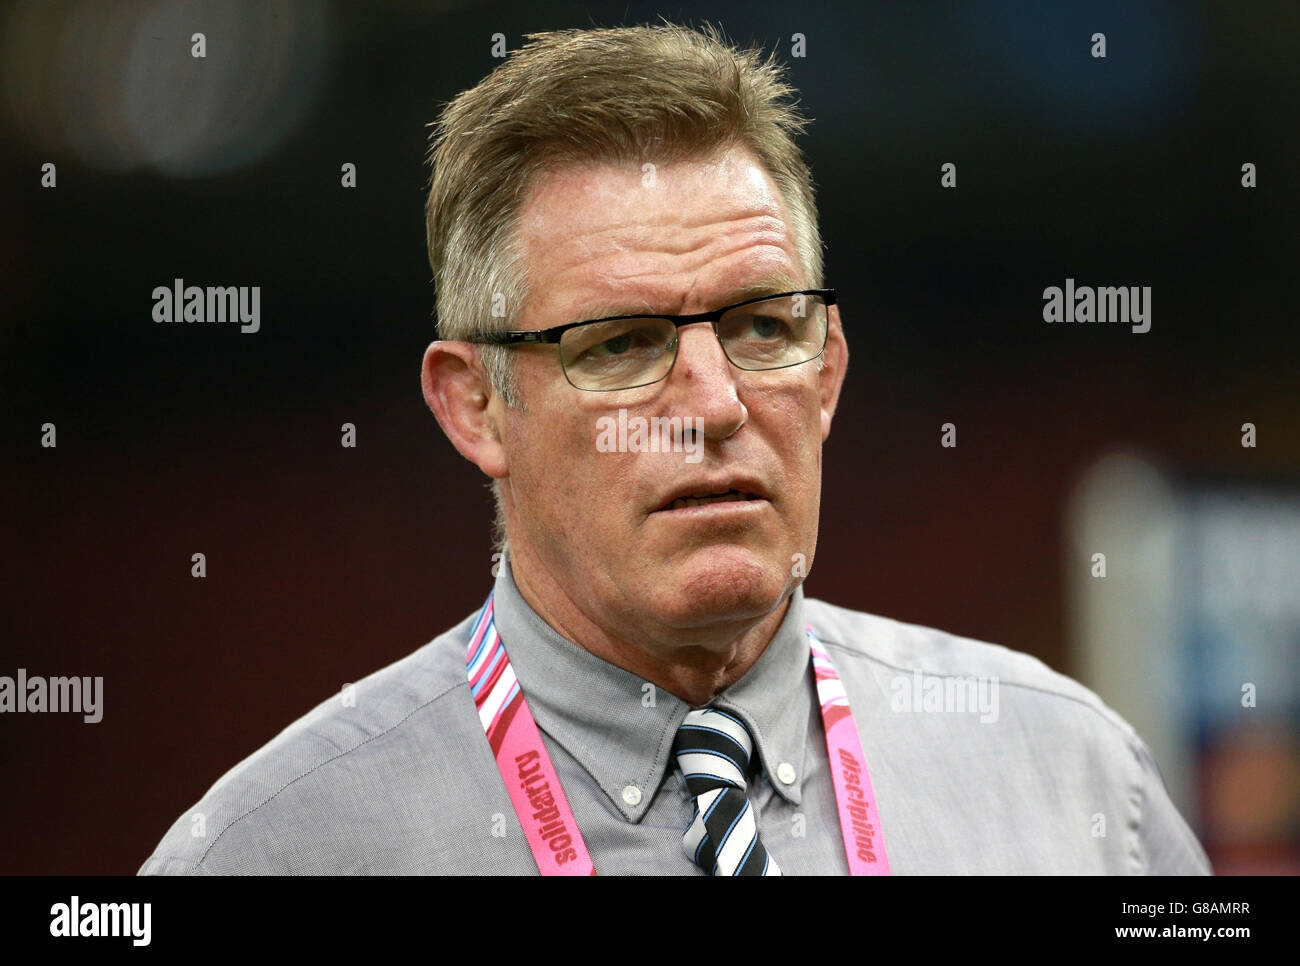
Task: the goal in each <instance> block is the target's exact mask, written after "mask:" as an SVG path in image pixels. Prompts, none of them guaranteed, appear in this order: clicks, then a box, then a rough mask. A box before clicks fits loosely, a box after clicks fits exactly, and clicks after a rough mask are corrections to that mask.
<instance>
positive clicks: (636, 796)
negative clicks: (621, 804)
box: [623, 785, 641, 805]
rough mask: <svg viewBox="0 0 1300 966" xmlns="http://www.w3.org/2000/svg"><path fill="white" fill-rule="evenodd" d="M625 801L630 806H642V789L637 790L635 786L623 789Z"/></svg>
mask: <svg viewBox="0 0 1300 966" xmlns="http://www.w3.org/2000/svg"><path fill="white" fill-rule="evenodd" d="M623 801H625V802H627V803H628V804H629V805H640V804H641V789H639V788H637V787H636V786H635V785H628V786H627V788H625V789H623Z"/></svg>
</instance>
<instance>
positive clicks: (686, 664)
mask: <svg viewBox="0 0 1300 966" xmlns="http://www.w3.org/2000/svg"><path fill="white" fill-rule="evenodd" d="M509 565H510V574H511V576H512V577H513V578H514V582H515V586H516V587H517V588H518V589H519V594H520V596H522V597H523V599H524V601H525V602H526V603H527V604H528V606H529V607H531V608H532V609H533V611H534V612H535V613H536V614H537V615H538V616H539V617H541V618H542V620H544V621H546V623H547V624H549V625H550V626H551V627H552V628H553V629H554V630H555V631H556V632H557V633H559V634H560V635H561V636H563V637H564V638H566V639H567V640H569V641H572V642H573V643H574V644H576V645H577V646H579V647H581V648H582V649H583V650H585V651H587V652H588V653H590V654H593V655H595V656H596V657H598V658H600V659H601V660H602V661H606V662H608V663H609V664H613V665H615V666H616V667H621V668H622V669H623V670H625V671H629V672H631V673H632V674H635V675H637V676H638V677H640V678H643V679H644V680H646V681H649V682H650V683H651V684H653V685H655V686H656V687H659V688H662V689H663V690H665V691H667V692H668V693H669V694H672V695H675V696H676V697H678V698H680V699H681V700H683V701H685V702H687V703H688V704H690V705H692V706H694V707H698V706H700V705H704V704H707V703H708V702H709V701H710V700H711V699H713V698H714V697H715V696H717V695H718V694H720V693H721V692H723V691H725V690H726V689H727V688H729V687H731V685H733V684H735V683H736V682H737V681H739V680H740V679H741V678H742V677H744V676H745V674H746V673H747V672H748V671H749V669H750V668H751V667H753V666H754V664H755V663H756V662H757V661H758V659H759V658H760V657H762V656H763V652H764V651H766V650H767V645H768V644H769V643H770V642H771V640H772V638H773V637H774V636H775V635H776V632H777V629H778V628H780V626H781V622H782V621H783V620H784V619H785V614H786V611H787V609H788V608H789V606H790V597H789V595H787V596H786V597H785V598H784V599H783V600H782V601H781V604H780V606H779V607H777V608H776V609H775V610H773V611H772V612H771V613H770V614H766V615H764V616H763V617H760V618H758V619H757V620H752V621H736V622H730V623H726V624H721V625H717V626H716V627H712V628H708V629H692V630H691V631H690V632H689V633H686V632H683V633H682V634H680V635H679V636H677V638H676V639H674V640H671V641H669V640H656V636H655V634H654V632H650V633H648V634H646V635H645V636H644V637H643V638H642V639H640V640H626V639H623V638H621V637H619V636H617V635H614V634H611V633H609V632H608V631H606V630H605V629H604V628H602V627H601V626H600V625H599V624H597V623H596V622H594V621H593V620H591V619H590V618H589V617H588V616H587V615H586V614H585V613H583V611H582V610H581V608H579V607H578V606H577V605H576V604H574V602H573V601H572V600H571V599H570V598H569V597H568V595H567V594H565V593H564V591H563V589H562V588H561V587H560V586H559V585H558V583H557V582H556V581H555V580H554V579H552V578H551V576H550V574H549V572H548V571H547V570H546V568H544V567H542V566H540V565H539V563H538V561H537V560H536V559H535V558H532V557H530V556H529V555H527V554H523V553H520V554H516V552H515V551H514V548H511V552H510V559H509ZM686 637H689V641H688V642H685V643H683V638H686Z"/></svg>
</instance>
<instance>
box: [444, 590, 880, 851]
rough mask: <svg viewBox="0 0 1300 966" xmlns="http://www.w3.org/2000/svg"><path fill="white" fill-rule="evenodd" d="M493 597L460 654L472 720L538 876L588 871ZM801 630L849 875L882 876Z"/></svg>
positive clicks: (836, 717) (867, 789) (817, 644)
mask: <svg viewBox="0 0 1300 966" xmlns="http://www.w3.org/2000/svg"><path fill="white" fill-rule="evenodd" d="M494 597H495V592H494V593H492V594H489V595H488V599H487V602H486V603H485V604H484V605H483V609H482V610H481V611H480V612H479V615H478V617H477V618H475V620H474V627H473V630H472V631H471V633H470V637H469V649H468V652H467V654H466V660H467V664H468V674H469V686H470V693H471V694H473V696H474V707H475V708H477V709H478V718H479V721H480V723H482V725H483V731H484V733H485V734H486V735H487V739H488V743H489V744H490V745H491V746H492V754H493V755H494V756H495V757H496V760H497V768H498V769H499V770H500V772H501V778H502V779H503V780H504V781H505V784H506V791H507V792H509V793H510V801H511V802H512V803H513V805H514V807H515V813H516V814H517V815H518V816H519V824H520V825H522V826H523V829H524V836H525V838H527V840H528V846H529V848H531V849H532V850H533V858H534V859H535V860H536V862H537V868H538V870H540V872H541V873H542V875H595V874H596V867H595V866H594V865H593V864H592V861H591V856H590V855H589V854H588V853H587V845H586V843H585V842H583V840H582V834H581V833H580V832H579V831H578V823H577V822H576V821H575V820H574V818H573V812H572V810H571V809H570V808H569V801H568V799H566V798H565V797H564V789H563V788H561V787H560V779H559V777H558V776H557V775H556V774H555V767H554V766H553V765H552V764H551V756H550V755H548V754H547V753H546V746H545V745H543V744H542V735H541V732H539V731H538V730H537V722H535V721H534V720H533V714H532V712H531V711H529V710H528V702H527V701H525V700H524V694H523V692H522V691H521V690H520V689H519V682H518V681H517V680H516V679H515V672H514V670H513V669H512V668H511V667H510V658H508V657H507V656H506V649H505V644H504V643H503V642H502V640H501V635H500V634H498V633H497V629H496V620H495V617H494V608H493V600H494ZM807 631H808V646H809V648H810V649H811V651H812V662H813V674H814V675H815V676H816V679H817V700H818V701H819V702H821V710H822V722H823V724H824V725H825V730H826V751H827V753H828V755H829V757H830V765H831V779H832V781H833V782H834V784H835V803H836V805H837V806H838V807H839V813H840V830H841V832H842V834H843V836H844V852H845V855H846V856H847V857H848V860H849V873H850V874H851V875H888V874H889V858H888V857H887V856H886V854H885V837H884V832H883V830H882V828H881V824H880V813H879V812H878V811H877V810H876V796H875V795H874V794H873V793H872V791H871V777H870V775H868V773H867V762H866V758H865V757H864V756H863V754H862V742H861V741H860V740H859V738H858V729H857V726H856V725H855V724H854V722H853V712H852V711H851V710H850V708H849V699H848V695H846V694H845V693H844V685H843V683H842V682H841V681H840V677H839V675H838V674H837V673H836V672H835V666H834V665H833V664H832V663H831V658H830V655H829V654H828V653H827V652H826V649H825V648H824V647H823V646H822V643H821V641H819V640H818V639H817V636H816V635H815V634H814V633H813V630H812V628H811V627H809V628H808V629H807Z"/></svg>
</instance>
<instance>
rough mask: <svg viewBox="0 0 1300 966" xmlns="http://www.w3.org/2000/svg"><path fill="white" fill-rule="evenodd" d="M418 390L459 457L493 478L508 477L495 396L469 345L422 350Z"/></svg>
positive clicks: (441, 344)
mask: <svg viewBox="0 0 1300 966" xmlns="http://www.w3.org/2000/svg"><path fill="white" fill-rule="evenodd" d="M420 385H421V386H422V387H423V388H424V401H425V402H426V403H428V404H429V408H430V409H432V410H433V414H434V416H436V417H437V418H438V425H439V426H441V427H442V431H443V432H444V433H446V434H447V438H448V439H449V440H451V444H452V445H453V446H455V447H456V449H457V450H459V451H460V455H461V456H463V457H465V459H467V460H469V461H470V462H471V463H473V464H474V465H475V466H477V467H478V468H479V469H481V470H482V471H483V472H484V473H486V474H487V475H488V476H491V477H493V478H495V479H503V478H504V477H506V476H507V475H509V474H508V472H507V469H506V454H505V447H503V446H502V445H501V434H500V430H499V428H498V426H497V424H496V419H497V418H498V414H499V412H500V409H501V406H500V397H499V396H497V394H496V393H495V392H494V391H493V389H492V385H491V383H490V382H489V380H488V378H487V373H486V372H485V371H484V369H483V365H482V363H481V362H480V361H479V358H478V351H477V350H476V349H475V348H474V346H473V345H471V344H470V343H468V342H447V341H442V342H434V343H432V344H431V345H430V346H429V348H427V349H425V350H424V364H423V365H422V366H421V369H420ZM494 402H495V403H496V404H495V405H494Z"/></svg>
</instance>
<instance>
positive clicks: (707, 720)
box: [673, 708, 781, 875]
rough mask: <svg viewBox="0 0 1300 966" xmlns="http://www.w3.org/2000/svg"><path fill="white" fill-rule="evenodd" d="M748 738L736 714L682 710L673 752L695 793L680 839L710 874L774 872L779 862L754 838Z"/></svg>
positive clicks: (749, 739)
mask: <svg viewBox="0 0 1300 966" xmlns="http://www.w3.org/2000/svg"><path fill="white" fill-rule="evenodd" d="M753 750H754V743H753V739H752V738H750V736H749V730H748V729H747V728H746V727H745V726H744V724H743V723H741V721H740V719H739V718H737V717H735V716H734V715H731V714H728V713H727V712H725V711H717V710H714V709H713V708H701V709H700V710H698V711H691V712H689V713H688V714H687V715H686V720H685V721H684V722H682V726H681V728H679V729H678V730H677V737H676V738H675V739H674V740H673V755H674V756H675V757H676V758H677V765H678V767H679V768H681V770H682V776H683V777H684V778H685V779H686V787H687V789H688V790H689V791H690V793H691V795H692V797H694V799H695V817H694V819H692V821H691V826H690V828H688V829H687V830H686V835H685V836H684V837H683V839H682V845H683V847H684V848H685V849H686V854H687V855H689V856H690V857H691V859H692V860H693V861H694V862H695V863H696V864H697V865H699V866H700V867H701V868H702V869H704V871H705V872H707V873H709V874H710V875H780V874H781V867H780V866H778V865H777V864H776V859H774V858H772V857H771V856H770V855H768V854H767V849H765V848H764V847H763V843H762V842H760V841H759V839H758V822H757V820H756V818H755V815H754V808H753V806H752V805H750V804H749V798H748V797H747V796H746V795H745V775H746V773H747V772H748V771H749V758H750V755H751V754H752V753H753Z"/></svg>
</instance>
